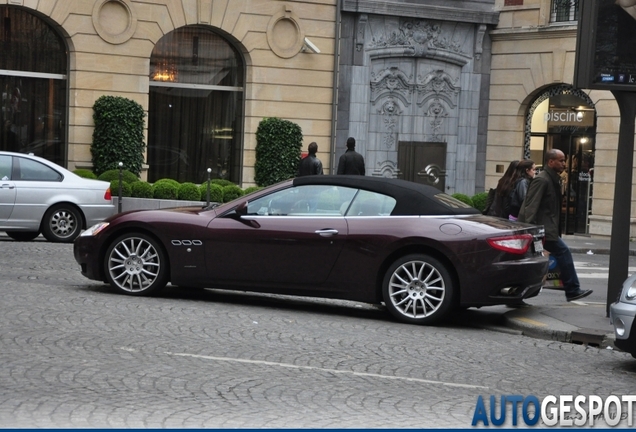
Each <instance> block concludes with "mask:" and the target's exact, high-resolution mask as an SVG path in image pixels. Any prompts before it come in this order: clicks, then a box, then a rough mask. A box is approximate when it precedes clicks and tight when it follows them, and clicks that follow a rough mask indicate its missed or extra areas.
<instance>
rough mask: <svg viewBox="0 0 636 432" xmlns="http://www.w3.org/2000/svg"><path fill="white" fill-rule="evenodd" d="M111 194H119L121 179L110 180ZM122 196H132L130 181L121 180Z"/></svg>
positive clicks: (116, 195) (115, 195)
mask: <svg viewBox="0 0 636 432" xmlns="http://www.w3.org/2000/svg"><path fill="white" fill-rule="evenodd" d="M110 194H111V195H112V196H114V197H118V196H119V180H113V181H111V182H110ZM121 196H122V197H129V196H132V190H131V187H130V183H128V182H125V181H122V182H121Z"/></svg>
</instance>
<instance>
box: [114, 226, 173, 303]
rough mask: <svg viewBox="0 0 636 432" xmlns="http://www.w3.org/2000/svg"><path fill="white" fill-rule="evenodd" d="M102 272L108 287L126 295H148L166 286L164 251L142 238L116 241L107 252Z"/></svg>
mask: <svg viewBox="0 0 636 432" xmlns="http://www.w3.org/2000/svg"><path fill="white" fill-rule="evenodd" d="M104 271H105V274H106V278H107V279H108V283H109V284H110V285H111V286H112V287H113V288H115V289H116V290H118V291H120V292H122V293H124V294H128V295H136V296H143V295H150V294H153V293H156V292H158V291H159V290H161V289H163V288H164V287H165V286H166V284H167V283H168V260H167V258H166V254H165V252H164V250H163V247H162V246H161V244H160V243H159V242H158V241H157V240H155V239H153V238H152V237H150V236H147V235H145V234H135V233H129V234H124V235H122V236H120V237H118V238H117V239H116V240H115V241H114V242H113V243H112V244H111V245H110V246H109V247H108V249H107V251H106V256H105V257H104Z"/></svg>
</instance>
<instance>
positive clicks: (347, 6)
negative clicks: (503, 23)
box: [342, 0, 499, 25]
mask: <svg viewBox="0 0 636 432" xmlns="http://www.w3.org/2000/svg"><path fill="white" fill-rule="evenodd" d="M469 4H470V2H465V4H464V6H466V5H469ZM492 9H493V10H490V11H487V10H476V9H473V10H471V9H467V8H451V7H443V6H433V5H423V4H413V3H403V2H396V1H383V0H344V1H343V2H342V11H343V12H354V13H367V14H376V15H389V16H404V17H409V18H425V19H428V20H438V21H457V22H466V23H478V24H490V25H497V23H498V22H499V12H496V11H494V5H493V8H492Z"/></svg>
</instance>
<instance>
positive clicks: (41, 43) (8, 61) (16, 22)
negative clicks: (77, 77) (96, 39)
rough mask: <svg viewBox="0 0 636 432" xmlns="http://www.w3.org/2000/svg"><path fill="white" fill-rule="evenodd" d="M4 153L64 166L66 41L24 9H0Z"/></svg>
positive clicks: (0, 143) (0, 116)
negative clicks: (17, 154)
mask: <svg viewBox="0 0 636 432" xmlns="http://www.w3.org/2000/svg"><path fill="white" fill-rule="evenodd" d="M0 50H1V51H2V55H0V89H2V110H1V112H0V120H2V123H1V124H2V129H1V130H0V150H8V151H16V152H22V153H34V154H35V155H38V156H42V157H44V158H46V159H49V160H50V161H53V162H55V163H57V164H59V165H62V166H64V165H66V137H65V135H66V127H65V124H66V108H65V107H66V93H67V79H66V68H67V55H66V48H65V44H64V41H63V40H62V38H61V37H60V36H59V35H58V34H57V33H56V32H55V31H54V30H53V28H52V27H51V26H49V25H48V24H47V23H46V22H44V21H43V20H42V19H40V18H38V17H36V16H35V15H33V14H30V13H28V12H26V11H25V10H24V9H22V8H18V7H11V6H0Z"/></svg>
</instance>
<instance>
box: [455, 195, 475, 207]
mask: <svg viewBox="0 0 636 432" xmlns="http://www.w3.org/2000/svg"><path fill="white" fill-rule="evenodd" d="M451 196H452V197H453V198H455V199H457V200H459V201H461V202H463V203H466V204H468V205H469V206H471V207H475V206H474V205H473V200H472V199H471V198H470V197H469V196H468V195H465V194H462V193H454V194H452V195H451Z"/></svg>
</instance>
